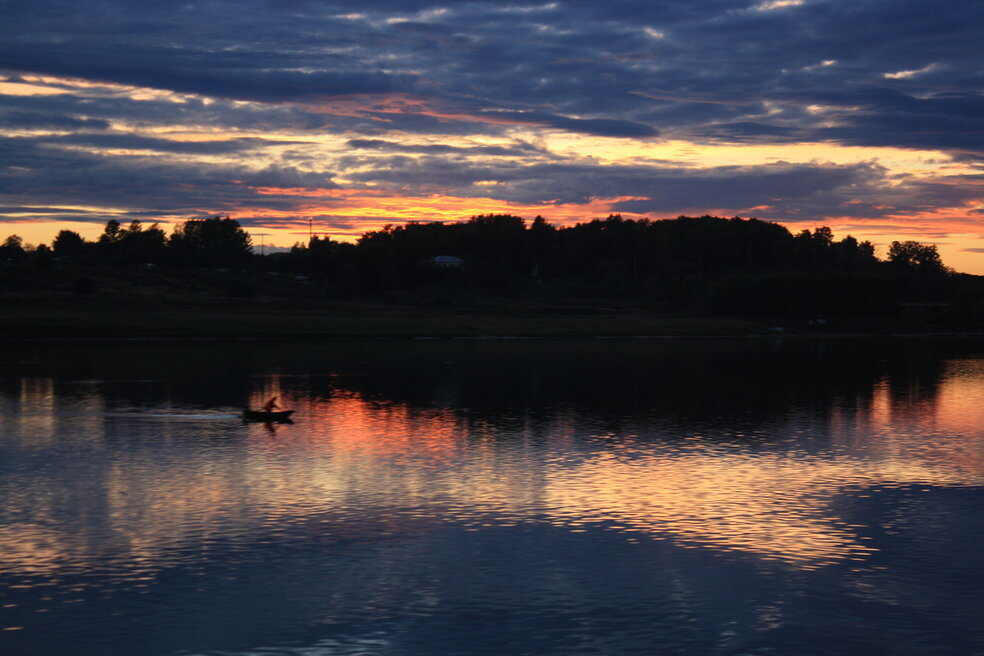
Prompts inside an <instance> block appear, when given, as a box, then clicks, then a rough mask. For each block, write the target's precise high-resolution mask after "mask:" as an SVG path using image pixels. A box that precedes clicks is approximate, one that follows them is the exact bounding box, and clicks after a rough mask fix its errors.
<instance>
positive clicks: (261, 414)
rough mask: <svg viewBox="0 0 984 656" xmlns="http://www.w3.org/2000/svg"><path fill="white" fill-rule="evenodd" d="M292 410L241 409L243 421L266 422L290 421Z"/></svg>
mask: <svg viewBox="0 0 984 656" xmlns="http://www.w3.org/2000/svg"><path fill="white" fill-rule="evenodd" d="M292 414H294V411H293V410H277V411H271V412H267V411H266V410H250V409H249V408H247V409H246V410H243V421H262V422H264V423H267V424H272V423H285V422H289V421H290V416H291V415H292Z"/></svg>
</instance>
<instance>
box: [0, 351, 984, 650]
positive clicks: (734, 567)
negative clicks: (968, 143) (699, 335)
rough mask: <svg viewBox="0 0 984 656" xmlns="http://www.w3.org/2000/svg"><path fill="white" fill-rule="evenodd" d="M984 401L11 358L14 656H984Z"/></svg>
mask: <svg viewBox="0 0 984 656" xmlns="http://www.w3.org/2000/svg"><path fill="white" fill-rule="evenodd" d="M272 395H278V396H279V397H280V402H281V404H282V405H284V406H286V407H289V408H294V409H296V411H297V415H296V418H297V419H296V423H294V424H292V425H273V426H264V425H262V424H250V425H243V424H242V423H241V422H240V421H239V420H238V413H239V411H240V408H241V406H242V405H243V404H244V403H246V402H251V403H252V404H253V405H254V406H256V405H259V404H260V403H261V402H262V401H263V400H265V399H266V398H267V397H269V396H272ZM982 401H984V343H975V342H949V343H941V342H929V341H923V340H915V341H894V342H886V341H867V340H863V341H847V340H845V341H836V340H823V341H806V340H804V341H796V340H785V341H784V340H760V339H752V340H736V341H715V340H668V341H638V340H635V341H633V340H628V341H586V342H556V343H555V342H519V341H517V342H490V343H483V342H402V343H378V344H351V345H346V344H331V345H319V346H310V347H308V346H303V345H284V346H270V345H255V344H238V345H222V344H193V345H181V344H144V345H133V344H130V345H126V344H119V345H105V346H94V345H79V344H75V345H73V344H56V345H49V346H23V345H21V346H18V347H17V348H13V347H6V348H4V349H2V350H0V629H2V630H0V654H4V656H6V655H8V654H10V655H20V654H25V655H36V654H41V655H46V654H69V653H71V654H78V655H81V656H88V655H92V656H96V655H98V656H106V655H115V654H120V655H128V656H129V655H133V656H140V655H165V654H230V655H231V654H236V655H245V654H290V655H297V656H336V655H337V656H348V655H355V654H373V655H377V654H378V655H394V656H396V655H399V656H404V655H407V656H408V655H436V656H440V655H450V654H489V655H496V656H500V655H514V654H515V655H521V654H529V655H537V656H539V655H557V656H567V655H572V654H609V655H611V654H633V655H634V654H686V655H693V654H698V655H700V654H711V655H717V654H722V655H738V654H760V655H765V654H769V655H786V654H788V655H795V656H803V655H813V654H816V655H821V654H822V655H825V656H830V655H837V654H859V655H861V654H864V655H868V654H893V655H894V654H900V655H909V654H911V655H924V654H954V655H961V656H963V655H972V654H982V653H984V622H982V621H981V620H982V617H984V601H982V599H981V590H982V589H984V559H982V554H984V547H982V545H984V520H982V510H981V509H982V508H984V402H982Z"/></svg>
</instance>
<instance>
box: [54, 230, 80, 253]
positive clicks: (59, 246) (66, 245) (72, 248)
mask: <svg viewBox="0 0 984 656" xmlns="http://www.w3.org/2000/svg"><path fill="white" fill-rule="evenodd" d="M51 248H52V250H54V252H55V255H56V256H57V257H73V256H76V255H79V254H81V253H82V252H83V251H84V250H85V240H84V239H82V236H81V235H80V234H79V233H77V232H73V231H72V230H61V231H60V232H59V233H58V235H57V236H56V237H55V240H54V241H53V242H51Z"/></svg>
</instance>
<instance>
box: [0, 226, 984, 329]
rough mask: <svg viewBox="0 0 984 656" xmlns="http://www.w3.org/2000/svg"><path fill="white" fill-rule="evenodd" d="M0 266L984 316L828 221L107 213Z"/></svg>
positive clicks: (969, 279) (940, 268) (236, 286)
mask: <svg viewBox="0 0 984 656" xmlns="http://www.w3.org/2000/svg"><path fill="white" fill-rule="evenodd" d="M0 262H3V263H4V265H5V269H6V270H7V271H10V270H12V269H17V268H21V269H24V268H34V269H37V270H42V271H43V270H50V269H53V268H59V269H63V270H75V271H77V275H78V276H79V277H78V282H77V284H76V290H75V291H76V292H77V293H80V294H86V293H91V292H92V289H91V288H90V289H87V285H86V282H85V281H86V280H87V279H89V280H90V284H89V286H90V287H91V286H92V283H91V276H92V275H95V273H98V272H99V271H103V272H105V271H113V272H116V275H124V276H125V275H126V272H131V275H133V272H134V271H136V270H139V269H142V270H146V269H147V268H154V269H159V270H160V271H162V272H168V271H170V272H184V273H186V274H187V273H188V272H196V271H198V272H202V271H209V272H211V274H210V275H213V277H214V275H215V274H216V272H219V273H221V274H223V275H224V276H225V277H224V278H223V279H224V280H225V281H226V283H227V284H226V292H227V294H228V295H230V296H239V297H248V298H254V297H257V296H263V295H265V294H266V295H268V294H271V293H273V294H302V295H308V296H314V297H326V298H334V299H342V300H345V299H381V300H385V301H387V302H407V303H424V304H432V305H433V304H464V303H469V302H476V301H479V300H482V299H498V300H502V299H509V298H517V297H524V298H534V299H537V298H538V299H552V300H557V299H562V300H578V302H580V301H582V300H585V299H589V300H590V301H591V302H601V301H604V302H613V303H621V304H627V305H636V306H639V307H644V308H649V309H652V310H655V311H671V312H680V311H683V312H702V313H711V314H729V315H745V316H759V317H791V318H800V319H814V318H815V319H821V320H822V319H823V318H825V317H894V316H899V315H900V314H901V313H902V312H903V311H906V309H907V308H909V309H911V308H912V307H915V306H921V307H922V308H923V310H924V311H927V312H931V313H932V314H933V315H934V317H933V318H934V319H939V320H941V321H943V322H944V323H949V324H952V325H979V324H980V323H981V322H982V320H984V313H982V311H981V307H982V305H984V303H982V301H984V285H982V280H984V279H982V278H979V277H977V276H970V275H967V274H958V273H955V272H953V271H952V270H950V269H948V268H947V267H945V266H944V264H943V262H942V261H941V259H940V256H939V253H938V251H937V249H936V246H934V245H927V244H922V243H919V242H915V241H905V242H893V243H892V245H891V248H890V249H889V252H888V257H887V259H886V260H884V261H883V260H880V259H879V258H877V257H876V256H875V252H874V247H873V246H872V244H871V243H870V242H866V241H861V242H859V241H858V240H856V239H854V238H853V237H851V236H847V237H844V238H842V239H835V237H834V235H833V233H832V231H831V230H830V228H827V227H820V228H816V229H815V230H812V231H810V230H803V231H801V232H799V233H797V234H793V233H791V232H790V231H789V230H788V229H787V228H785V227H784V226H781V225H779V224H776V223H771V222H768V221H761V220H758V219H743V218H739V217H735V218H730V219H725V218H718V217H711V216H702V217H685V216H681V217H678V218H676V219H665V220H650V219H641V220H633V219H624V218H622V217H621V216H618V215H612V216H609V217H607V218H605V219H595V220H592V221H588V222H585V223H579V224H576V225H573V226H570V227H557V226H554V225H551V224H550V223H549V222H547V221H546V220H545V219H544V218H543V217H540V216H538V217H536V218H534V219H533V220H532V221H529V222H527V221H526V220H524V219H523V218H521V217H518V216H513V215H507V214H486V215H480V216H475V217H472V218H471V219H469V220H467V221H462V222H455V223H443V222H411V223H407V224H405V225H399V226H386V227H384V228H382V229H381V230H374V231H370V232H367V233H365V234H364V235H362V237H361V238H360V239H359V240H358V241H357V242H356V243H354V244H353V243H345V242H339V241H335V240H332V239H330V238H328V237H321V236H314V237H312V238H311V239H310V240H309V242H308V243H307V244H303V243H298V244H296V245H295V246H294V247H293V248H291V249H290V250H289V252H278V253H271V254H267V255H262V254H257V253H256V252H255V249H254V248H253V246H252V243H251V240H250V237H249V235H248V233H247V232H246V231H245V230H244V229H243V228H242V227H241V226H240V225H239V223H238V222H237V221H235V220H233V219H230V218H223V217H214V218H208V219H190V220H188V221H185V222H184V223H182V224H180V225H178V226H177V227H176V228H175V229H174V231H173V232H172V234H170V235H167V234H165V232H164V230H163V229H161V228H160V226H158V225H156V224H154V225H150V226H145V225H144V224H143V223H141V222H140V221H133V222H132V223H130V224H129V225H127V226H123V225H121V224H120V223H118V222H116V221H110V222H108V223H107V224H106V226H105V230H104V232H103V234H102V235H101V236H100V237H99V238H98V239H97V240H96V241H92V242H90V241H86V240H84V239H83V238H82V237H81V236H80V235H78V234H77V233H75V232H72V231H68V230H63V231H61V232H60V233H59V234H58V236H57V237H56V238H55V240H54V241H53V242H52V244H51V245H50V246H47V245H41V246H38V247H36V248H26V247H25V246H24V245H23V244H22V242H21V240H20V238H19V237H17V236H11V237H8V238H7V239H6V241H5V242H3V244H2V245H0ZM94 272H95V273H94ZM87 275H88V276H90V277H88V278H87ZM220 277H221V276H220ZM274 277H275V278H276V280H278V281H279V284H278V285H277V286H275V288H274V287H271V285H270V284H269V281H271V280H273V279H274ZM285 280H291V281H294V282H297V283H298V285H297V286H296V289H293V288H292V289H289V290H288V289H287V287H285V286H284V284H283V281H285ZM0 283H2V280H0ZM926 308H929V310H927V309H926Z"/></svg>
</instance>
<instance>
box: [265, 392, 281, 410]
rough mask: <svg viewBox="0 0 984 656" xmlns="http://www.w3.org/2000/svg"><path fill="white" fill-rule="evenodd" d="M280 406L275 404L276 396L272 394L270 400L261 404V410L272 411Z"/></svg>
mask: <svg viewBox="0 0 984 656" xmlns="http://www.w3.org/2000/svg"><path fill="white" fill-rule="evenodd" d="M279 407H280V406H279V405H277V397H275V396H272V397H270V400H269V401H267V402H266V403H264V404H263V412H273V411H274V410H276V409H277V408H279Z"/></svg>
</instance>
